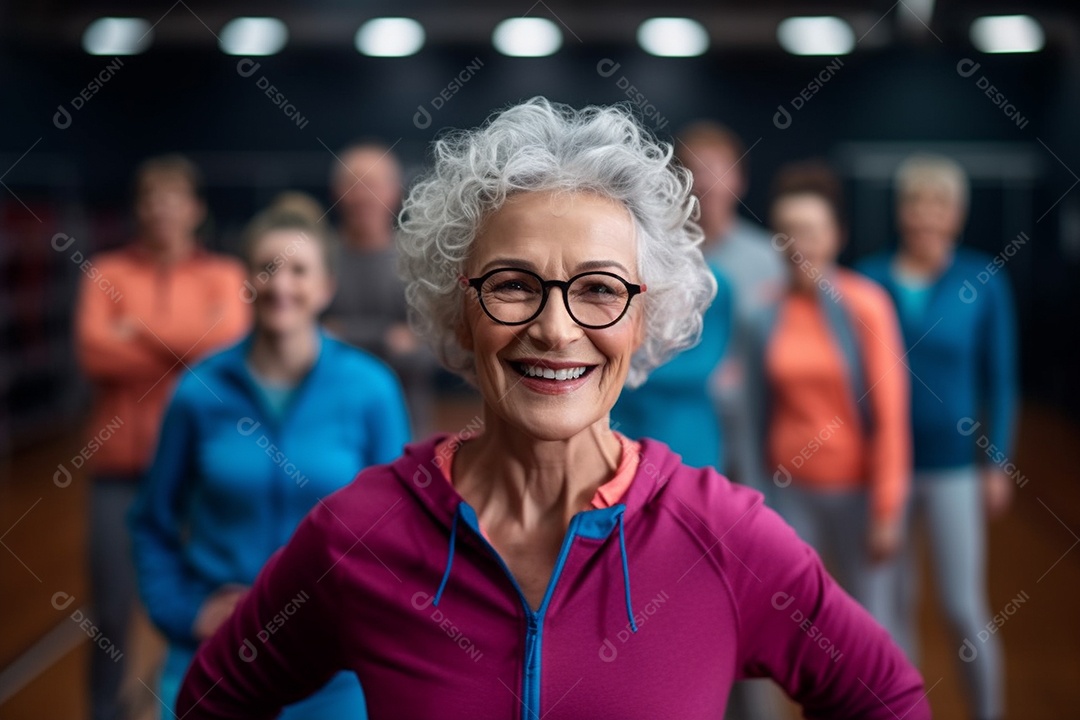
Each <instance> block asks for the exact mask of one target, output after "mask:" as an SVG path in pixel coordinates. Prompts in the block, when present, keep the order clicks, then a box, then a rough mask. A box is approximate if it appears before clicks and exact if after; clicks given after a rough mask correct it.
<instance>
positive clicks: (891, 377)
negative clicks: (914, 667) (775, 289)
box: [762, 162, 911, 636]
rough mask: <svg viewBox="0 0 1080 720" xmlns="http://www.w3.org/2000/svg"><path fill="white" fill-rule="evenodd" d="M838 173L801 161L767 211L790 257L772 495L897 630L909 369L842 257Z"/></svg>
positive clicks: (772, 370)
mask: <svg viewBox="0 0 1080 720" xmlns="http://www.w3.org/2000/svg"><path fill="white" fill-rule="evenodd" d="M842 218H843V202H842V197H841V188H840V182H839V180H838V179H836V178H835V177H834V176H833V174H832V172H831V171H830V170H829V169H828V167H827V166H825V165H823V164H820V163H815V162H805V163H795V164H791V165H788V166H786V167H784V168H782V169H781V170H780V171H779V173H778V174H777V176H776V178H775V180H774V182H773V192H772V207H771V209H770V214H769V221H770V223H771V225H772V227H773V229H774V230H776V232H777V233H778V234H777V236H776V240H777V245H778V247H781V248H783V249H784V251H785V252H786V255H787V257H788V260H789V262H790V263H791V272H790V273H789V277H790V284H789V287H788V290H787V292H786V293H785V294H784V297H783V299H782V300H781V302H780V304H779V306H778V307H777V310H776V315H775V319H774V322H773V323H772V330H771V332H770V335H769V339H768V343H767V345H766V350H765V356H764V361H763V363H762V367H763V368H764V370H765V375H766V378H767V382H768V389H767V398H768V400H769V402H768V406H767V407H768V412H767V414H766V420H767V429H766V452H767V454H768V467H769V468H770V469H771V470H773V471H774V475H773V478H774V482H775V484H776V486H777V488H778V489H777V490H776V491H774V493H773V499H774V505H775V507H776V509H777V511H778V512H779V513H780V515H781V516H782V517H783V518H784V519H785V520H787V521H788V522H789V523H790V524H791V526H792V527H793V528H795V530H796V532H798V533H799V536H800V537H802V538H803V539H804V540H806V541H807V542H808V543H809V544H810V545H812V546H813V547H814V548H815V549H816V550H817V551H818V552H819V553H821V555H822V556H823V557H824V558H826V561H827V562H829V563H830V569H831V570H832V572H833V574H834V576H835V577H836V579H837V581H839V583H840V584H841V585H842V586H843V587H844V588H845V589H846V590H847V591H848V592H849V593H851V595H852V596H853V597H854V598H855V599H856V600H858V601H859V602H860V603H861V604H862V605H863V606H864V607H866V609H868V610H869V611H870V612H871V614H873V615H874V617H875V618H876V619H877V620H878V622H880V623H881V624H882V625H883V626H884V627H885V628H886V629H887V630H890V631H891V632H892V633H894V636H895V633H896V624H897V621H896V618H895V609H896V601H895V594H896V582H895V581H896V573H895V563H894V562H893V556H894V554H895V553H896V551H897V550H898V549H899V546H900V544H901V541H902V526H903V510H904V502H905V500H906V498H907V494H908V486H909V484H910V476H911V437H910V428H909V418H908V377H907V372H906V371H905V369H904V368H903V366H902V365H901V364H900V358H901V357H902V356H903V354H904V350H903V340H902V339H901V336H900V327H899V323H898V321H897V318H896V311H895V309H894V308H893V305H892V303H891V302H890V301H889V297H888V295H887V294H886V293H885V291H884V290H883V289H882V288H881V287H880V286H879V285H878V284H877V283H875V282H873V281H871V280H869V279H868V278H866V277H864V276H862V275H860V274H858V273H855V272H852V271H850V270H845V269H842V268H840V267H838V266H837V264H836V258H837V256H838V255H839V253H840V249H841V246H842V245H843V243H844V221H843V219H842Z"/></svg>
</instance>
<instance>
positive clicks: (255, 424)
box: [131, 194, 408, 719]
mask: <svg viewBox="0 0 1080 720" xmlns="http://www.w3.org/2000/svg"><path fill="white" fill-rule="evenodd" d="M331 243H332V241H331V239H330V238H329V237H328V236H327V235H326V233H325V230H324V229H323V228H322V227H321V226H320V225H318V224H316V223H314V222H313V221H312V217H311V213H310V212H308V210H307V209H306V208H305V207H304V204H303V203H300V202H298V201H297V198H296V196H295V194H290V195H289V197H288V198H285V199H284V204H283V205H282V206H280V207H278V206H272V207H271V208H269V209H267V210H265V211H263V212H262V213H261V214H260V215H258V216H256V218H255V219H254V220H253V221H252V222H251V224H250V226H249V228H248V231H247V233H246V252H245V256H246V260H247V263H248V272H249V279H248V283H249V285H248V288H249V290H250V293H251V295H252V296H253V304H254V308H255V328H254V331H253V332H252V333H251V335H249V336H248V337H247V338H246V339H245V340H243V341H242V342H241V343H239V344H238V345H235V346H233V347H230V348H228V349H226V350H223V351H221V352H220V353H217V354H216V355H213V356H212V357H210V358H208V359H206V360H205V361H204V362H202V363H200V364H199V365H198V366H196V367H195V368H193V369H192V370H191V371H190V372H189V373H188V374H186V375H185V376H184V377H183V378H182V379H181V382H180V384H179V386H178V388H177V391H176V394H175V396H174V397H173V400H172V402H171V404H170V406H169V409H168V411H167V413H166V416H165V423H164V426H163V428H162V433H161V441H160V444H159V445H158V449H157V454H156V456H155V458H154V463H153V466H152V468H151V470H150V474H149V478H148V480H147V482H146V484H145V486H144V489H143V491H142V493H141V494H140V496H139V498H138V501H137V504H136V507H135V509H134V511H133V512H132V516H131V523H132V532H133V536H134V539H135V559H136V564H137V567H138V572H139V587H140V590H141V593H142V597H143V600H144V602H145V603H146V606H147V608H148V609H149V612H150V616H151V618H152V619H153V621H154V622H155V624H157V626H158V627H159V628H160V629H161V630H162V632H164V633H165V635H166V636H167V637H168V640H169V653H168V657H167V660H166V663H165V668H164V671H163V673H162V677H161V681H160V692H159V695H160V697H161V701H162V704H163V706H164V708H165V709H164V710H163V711H162V715H163V716H164V717H168V716H169V713H171V712H172V709H173V705H174V704H175V699H176V694H177V691H178V689H179V686H180V681H181V680H182V679H183V675H184V673H185V672H186V670H187V667H188V665H189V664H190V662H191V659H192V657H193V656H194V653H195V650H196V649H197V647H198V645H199V643H201V642H202V641H203V640H205V639H207V638H208V637H210V636H211V635H212V634H213V633H214V631H215V630H216V629H217V627H218V626H219V625H220V624H221V623H222V622H223V621H224V620H225V619H226V618H227V617H228V616H229V615H230V614H231V613H232V610H233V608H234V606H235V605H236V603H237V601H238V600H239V599H240V598H241V597H242V596H243V594H244V593H245V592H246V589H247V586H248V585H250V583H251V582H252V581H253V580H254V578H255V575H256V574H257V573H258V571H259V569H260V568H261V567H262V565H263V563H264V562H266V560H267V559H268V558H269V557H270V555H271V554H272V553H273V552H274V551H275V550H277V549H278V548H279V547H280V546H282V545H284V544H285V542H286V541H287V540H288V539H289V537H290V536H291V535H292V532H293V530H294V529H295V527H296V525H297V524H298V523H299V522H300V520H301V519H302V518H303V517H304V515H305V514H306V513H307V512H308V511H309V510H310V509H311V508H312V507H313V506H314V505H315V504H316V503H318V502H319V500H320V499H321V498H322V497H324V496H326V495H328V494H330V493H332V492H333V491H335V490H337V489H338V488H340V487H342V486H343V485H345V484H347V483H348V482H349V481H351V480H352V478H353V477H354V476H355V475H356V473H357V472H359V471H360V470H361V469H363V468H365V467H367V466H369V465H374V464H378V463H383V462H387V461H389V460H391V459H393V458H395V457H397V456H398V455H399V454H400V453H401V451H402V448H403V446H404V444H405V442H407V440H408V420H407V415H406V411H405V407H404V401H403V399H402V396H401V390H400V388H399V385H398V383H397V380H396V379H395V378H394V376H393V374H392V373H391V372H390V370H389V369H388V368H386V367H385V366H384V365H383V364H382V363H381V362H380V361H379V360H377V359H375V358H373V357H371V356H370V355H368V354H367V353H364V352H362V351H359V350H356V349H354V348H351V347H349V346H348V345H346V344H344V343H342V342H339V341H337V340H335V339H333V338H332V337H330V336H328V335H327V334H325V333H324V332H323V331H321V330H320V327H319V323H318V317H319V314H320V313H321V312H322V311H323V310H324V309H325V308H326V306H327V304H328V303H329V302H330V298H331V297H332V296H333V293H334V285H335V283H334V279H333V274H332V270H331V268H332V267H333V263H332V255H333V253H334V247H333V246H332V244H331ZM298 602H299V603H302V602H303V599H301V600H299V601H298ZM298 612H303V609H299V610H298ZM252 642H256V640H255V639H252ZM261 650H263V648H261V647H259V646H258V645H256V646H255V647H254V649H250V652H251V653H252V654H255V653H257V652H259V651H261ZM241 651H243V649H241ZM365 716H366V711H365V705H364V698H363V693H362V691H361V689H360V686H359V684H358V682H357V680H356V677H355V676H354V675H352V674H341V675H338V676H337V677H336V678H335V679H333V680H331V681H330V683H329V684H328V685H327V686H326V687H325V688H324V689H323V690H322V691H321V693H320V694H318V695H317V696H315V697H313V698H311V699H309V700H308V701H305V702H304V703H300V704H298V705H296V706H294V707H293V708H291V709H290V710H289V711H287V712H286V714H285V715H284V716H283V717H286V718H335V719H336V718H342V717H350V718H356V717H365Z"/></svg>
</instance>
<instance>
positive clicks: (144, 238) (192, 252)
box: [75, 155, 250, 719]
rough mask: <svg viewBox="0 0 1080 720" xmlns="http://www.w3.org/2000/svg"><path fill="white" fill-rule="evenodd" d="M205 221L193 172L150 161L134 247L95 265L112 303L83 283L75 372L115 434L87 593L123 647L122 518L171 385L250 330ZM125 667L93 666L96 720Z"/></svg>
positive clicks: (127, 609) (99, 462)
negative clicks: (204, 233) (206, 242)
mask: <svg viewBox="0 0 1080 720" xmlns="http://www.w3.org/2000/svg"><path fill="white" fill-rule="evenodd" d="M205 217H206V207H205V205H204V203H203V201H202V198H201V180H200V174H199V171H198V169H197V168H196V167H195V165H194V164H193V163H192V162H191V161H190V160H188V159H187V158H185V157H183V156H181V155H163V156H159V157H152V158H149V159H147V160H145V161H144V162H143V163H142V164H141V165H140V166H139V167H138V169H137V171H136V173H135V220H136V226H137V229H136V237H135V240H134V242H132V243H131V244H130V245H128V246H126V247H123V248H121V249H119V250H115V251H111V252H105V253H101V254H100V255H97V256H95V257H93V258H92V259H91V262H92V263H93V265H94V266H95V267H96V269H97V270H98V273H99V274H100V276H102V277H106V278H108V279H109V282H110V283H111V285H112V287H113V288H115V292H111V291H110V292H106V290H104V289H103V288H102V287H101V286H100V285H98V284H97V283H95V282H94V281H93V280H92V279H91V276H90V274H86V275H84V276H83V278H82V281H81V287H80V290H79V299H78V304H77V312H76V317H75V326H76V345H77V351H78V357H79V362H80V364H81V366H82V368H83V371H84V372H85V373H86V375H87V376H88V377H89V379H90V381H91V382H92V384H93V389H94V407H93V410H92V414H91V420H90V427H91V428H92V429H93V431H94V432H97V431H98V430H99V429H100V428H102V427H105V426H106V425H108V424H110V423H112V424H114V425H118V426H119V427H118V429H117V430H116V432H115V433H114V434H113V436H112V437H110V438H109V441H108V442H107V443H103V444H102V445H101V448H100V450H98V451H97V452H96V453H95V454H94V456H93V459H92V461H91V463H92V467H91V470H90V472H91V490H90V582H91V589H92V605H93V612H94V621H95V622H96V623H97V625H98V627H99V628H100V629H101V632H102V634H103V635H104V636H106V637H108V638H109V639H110V640H112V641H113V642H114V643H115V644H116V645H117V646H118V647H120V648H124V647H126V645H127V642H126V640H127V627H128V623H129V620H130V617H131V611H132V607H133V604H134V600H135V598H136V594H137V593H136V587H135V572H134V568H133V567H132V564H131V562H130V560H129V558H130V557H131V551H130V542H129V537H128V532H127V525H126V523H125V522H124V516H125V514H126V513H127V511H128V509H129V507H130V506H131V503H132V501H133V500H134V498H135V495H136V492H137V490H138V488H139V485H140V484H141V483H142V482H143V479H144V475H145V473H146V470H147V467H148V466H149V464H150V460H151V454H152V452H153V448H154V445H155V443H156V442H157V432H158V428H159V427H160V424H161V417H162V413H163V411H164V407H165V404H166V401H167V399H168V396H169V393H171V392H172V389H173V385H174V381H175V379H176V377H177V375H178V374H179V373H180V372H181V371H182V370H183V369H184V368H185V367H186V366H187V365H189V364H191V363H193V362H195V361H196V360H198V359H199V358H201V357H202V356H204V355H205V354H206V353H207V352H208V351H210V350H212V349H214V348H216V347H218V346H220V345H222V344H224V343H227V342H231V341H233V340H235V339H236V338H237V337H239V336H240V335H241V334H242V333H243V332H244V331H245V330H246V329H247V327H248V324H249V322H250V312H249V307H248V306H247V305H246V304H245V303H244V302H243V301H242V299H241V291H242V289H243V280H244V272H243V268H242V266H241V264H240V263H239V262H237V261H235V260H233V259H230V258H226V257H224V256H221V255H216V254H213V253H210V252H207V251H206V250H204V249H203V248H202V247H200V244H199V241H198V239H197V237H196V230H197V229H198V228H199V226H200V225H201V224H202V222H203V220H204V219H205ZM123 674H124V662H123V658H120V659H119V660H118V661H115V662H114V660H113V658H112V657H109V656H107V655H106V654H104V653H93V654H92V655H91V660H90V682H91V695H92V700H91V702H92V713H93V717H94V718H96V719H100V718H114V717H117V716H118V713H119V712H120V710H119V708H118V690H119V687H120V682H121V678H122V676H123Z"/></svg>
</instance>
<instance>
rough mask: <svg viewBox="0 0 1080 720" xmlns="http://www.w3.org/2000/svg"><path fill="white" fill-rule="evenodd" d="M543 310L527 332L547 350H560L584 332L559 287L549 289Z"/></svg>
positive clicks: (530, 324)
mask: <svg viewBox="0 0 1080 720" xmlns="http://www.w3.org/2000/svg"><path fill="white" fill-rule="evenodd" d="M548 293H549V294H548V299H547V303H546V304H545V305H544V309H543V311H541V313H540V314H539V315H538V316H537V317H536V319H534V320H533V321H532V322H530V323H529V325H528V327H527V329H526V334H527V335H528V336H529V337H530V338H531V339H532V340H533V341H534V342H535V343H536V344H537V345H538V346H541V347H543V348H545V349H547V350H559V349H561V348H563V347H565V346H567V345H569V344H570V343H572V342H573V341H575V340H577V339H578V338H580V337H581V336H582V334H584V329H583V328H582V327H581V326H580V325H578V324H577V323H576V322H574V319H573V318H572V317H570V312H569V311H568V310H567V308H566V302H565V301H564V298H563V295H562V293H561V292H559V290H558V289H557V288H552V289H551V290H549V291H548Z"/></svg>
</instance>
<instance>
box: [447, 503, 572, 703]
mask: <svg viewBox="0 0 1080 720" xmlns="http://www.w3.org/2000/svg"><path fill="white" fill-rule="evenodd" d="M463 504H464V505H465V507H466V508H468V509H469V514H470V515H472V520H473V521H474V522H473V523H470V524H471V525H474V529H475V530H479V528H480V521H479V519H478V518H477V517H476V511H475V510H473V509H472V507H470V506H469V505H468V504H467V503H463ZM585 512H590V511H585ZM583 514H584V513H580V512H579V513H577V514H575V515H574V517H572V518H570V525H569V526H567V528H566V537H564V538H563V543H562V547H561V548H560V549H559V557H558V558H557V559H556V560H555V569H554V570H553V571H552V573H551V579H550V580H549V581H548V586H547V590H546V591H545V592H544V599H543V600H542V601H541V602H540V608H539V609H538V610H537V611H536V612H533V609H532V608H531V607H529V601H528V600H526V599H525V593H523V592H522V591H521V586H520V585H518V581H517V578H515V577H514V574H513V573H512V572H510V568H509V567H508V566H507V564H506V562H505V561H504V560H503V559H502V556H501V555H499V551H498V550H496V549H495V547H494V546H493V545H492V544H491V543H489V542H488V541H487V538H485V537H484V536H483V534H482V533H480V532H477V533H476V534H477V536H478V537H479V538H480V539H481V540H483V542H484V544H485V545H487V547H488V549H489V550H491V554H492V555H494V556H495V559H496V560H498V561H499V565H500V566H501V567H502V569H503V572H505V573H506V577H508V578H510V584H511V585H513V587H514V592H516V593H517V595H518V599H519V600H521V607H522V608H524V610H525V621H526V624H525V673H524V679H523V682H522V686H523V687H522V692H521V705H522V708H521V720H540V718H541V717H542V716H541V714H540V657H541V639H542V636H543V632H544V615H545V613H546V612H547V606H548V602H549V601H550V600H551V596H552V595H553V594H554V592H555V584H556V583H557V582H558V581H559V575H561V574H562V570H563V567H564V566H565V565H566V556H567V555H569V554H570V546H571V545H572V544H573V542H574V537H575V535H576V531H577V525H578V520H579V518H581V516H582V515H583Z"/></svg>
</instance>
